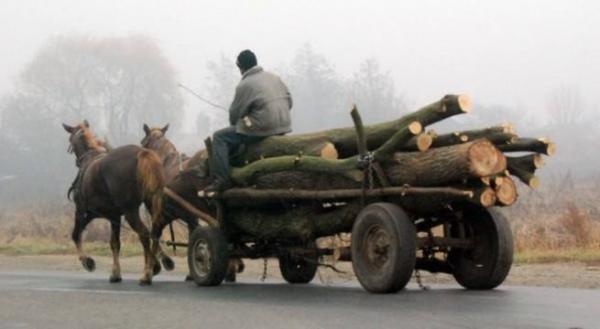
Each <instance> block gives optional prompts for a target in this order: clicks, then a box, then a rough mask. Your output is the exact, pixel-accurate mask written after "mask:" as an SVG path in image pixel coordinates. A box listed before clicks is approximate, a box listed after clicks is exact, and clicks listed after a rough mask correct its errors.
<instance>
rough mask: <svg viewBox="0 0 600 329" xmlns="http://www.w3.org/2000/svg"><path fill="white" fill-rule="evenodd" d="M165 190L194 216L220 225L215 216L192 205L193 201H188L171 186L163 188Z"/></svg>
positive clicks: (212, 224)
mask: <svg viewBox="0 0 600 329" xmlns="http://www.w3.org/2000/svg"><path fill="white" fill-rule="evenodd" d="M163 192H164V193H165V195H167V196H168V197H169V198H171V199H173V201H175V202H177V203H178V204H179V205H180V206H181V207H183V208H184V209H185V210H187V211H188V212H190V213H191V214H193V215H194V216H197V217H198V218H200V219H202V220H203V221H205V222H206V223H207V224H208V225H210V226H212V227H219V222H218V221H217V220H216V219H215V218H214V217H212V216H211V215H209V214H207V213H205V212H203V211H201V210H200V209H198V208H196V207H194V205H192V204H191V203H189V202H188V201H186V200H185V199H184V198H182V197H180V196H179V195H177V194H176V193H175V192H173V191H172V190H171V189H170V188H168V187H165V188H164V189H163Z"/></svg>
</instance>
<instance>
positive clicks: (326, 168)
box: [221, 95, 556, 238]
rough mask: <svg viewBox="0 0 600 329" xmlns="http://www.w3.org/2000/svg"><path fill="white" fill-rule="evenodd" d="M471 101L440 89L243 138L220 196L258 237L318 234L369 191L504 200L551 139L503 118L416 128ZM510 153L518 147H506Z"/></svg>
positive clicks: (344, 220)
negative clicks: (375, 118) (399, 103)
mask: <svg viewBox="0 0 600 329" xmlns="http://www.w3.org/2000/svg"><path fill="white" fill-rule="evenodd" d="M470 110H471V100H470V99H469V97H467V96H465V95H447V96H444V97H443V98H442V99H440V100H439V101H437V102H434V103H432V104H429V105H427V106H425V107H423V108H421V109H419V110H418V111H416V112H413V113H410V114H408V115H405V116H403V117H401V118H399V119H397V120H393V121H389V122H385V123H381V124H377V125H372V126H363V125H362V120H361V119H360V115H359V113H358V110H357V109H356V108H354V109H353V111H352V112H351V115H352V119H353V121H354V127H349V128H341V129H332V130H327V131H322V132H317V133H309V134H303V135H289V136H274V137H269V138H266V139H265V140H263V141H262V142H259V143H256V144H253V145H250V146H248V147H247V148H246V149H245V150H244V151H243V152H242V153H241V154H239V155H238V156H236V157H235V159H234V161H233V163H234V165H235V167H234V168H233V170H232V175H231V176H232V180H233V182H234V183H235V185H236V186H237V187H238V188H234V189H232V190H229V191H226V192H225V193H223V194H222V196H221V197H222V198H224V199H225V200H226V202H227V204H228V206H230V208H231V209H232V210H231V211H230V214H229V215H228V216H229V217H233V218H235V222H236V225H238V226H239V227H240V229H241V230H242V231H243V232H245V233H248V234H253V235H263V236H264V237H265V238H270V237H286V236H289V237H297V236H298V235H300V236H305V237H318V236H325V235H329V234H333V233H336V232H339V231H340V230H341V229H340V228H342V227H343V228H344V229H348V230H349V229H350V228H351V225H352V222H353V220H354V215H355V214H356V211H355V210H356V209H355V208H357V207H360V204H362V203H363V202H364V201H365V199H369V198H372V199H373V198H375V199H378V200H381V199H384V200H387V201H390V202H396V203H398V204H400V205H401V206H402V207H403V208H404V209H405V210H407V211H409V212H414V213H417V214H424V213H435V212H436V211H439V210H441V209H444V208H448V207H451V206H452V205H453V204H456V203H459V202H471V203H476V204H479V205H481V206H483V207H491V206H496V205H497V206H510V205H512V204H513V203H514V202H515V201H516V200H517V197H518V194H517V188H516V184H515V182H514V181H513V179H512V178H511V176H514V177H516V178H517V179H519V180H520V181H522V182H523V183H525V184H527V185H528V186H530V187H532V188H536V187H537V186H539V179H538V178H537V177H536V176H535V171H536V170H537V169H539V168H540V167H541V166H542V165H543V158H542V155H547V156H550V155H552V154H554V152H555V150H556V147H555V145H554V144H553V143H551V142H550V141H548V140H547V139H543V138H540V139H534V138H521V137H519V136H518V135H517V134H516V132H515V130H514V128H513V127H512V126H511V125H506V124H505V125H499V126H496V127H490V128H486V129H478V130H466V131H460V132H453V133H447V134H437V133H436V132H434V131H433V130H429V131H425V130H424V129H425V128H426V127H427V126H429V125H432V124H434V123H436V122H439V121H442V120H444V119H446V118H449V117H451V116H454V115H458V114H463V113H468V112H469V111H470ZM513 153H526V154H524V155H520V154H519V155H517V156H515V155H507V154H513ZM359 198H360V202H359V201H357V200H358V199H359ZM277 204H279V205H280V206H279V207H278V206H277ZM261 205H264V207H261ZM315 218H317V219H318V220H315ZM290 221H292V222H293V223H294V225H291V226H290V225H289V223H290ZM285 223H287V224H285ZM334 231H335V232H334Z"/></svg>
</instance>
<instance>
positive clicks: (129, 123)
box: [0, 36, 183, 198]
mask: <svg viewBox="0 0 600 329" xmlns="http://www.w3.org/2000/svg"><path fill="white" fill-rule="evenodd" d="M14 90H15V92H14V93H12V94H10V95H5V96H4V97H3V98H2V99H1V100H0V108H2V109H3V111H2V121H1V122H0V131H1V134H2V137H1V138H2V141H3V143H0V144H2V150H1V151H2V152H0V153H1V154H4V155H6V156H7V159H6V160H5V159H4V158H3V159H2V161H0V173H8V174H11V175H16V176H18V177H19V178H18V182H16V183H15V184H16V189H13V190H11V193H9V194H7V195H10V196H14V195H17V194H18V191H19V189H21V191H22V192H23V193H25V192H27V193H28V194H27V197H30V196H31V195H35V194H37V195H45V196H48V195H56V196H59V197H61V198H62V197H63V196H64V195H63V194H62V193H56V190H57V187H58V188H64V187H65V186H66V185H68V184H69V183H70V179H71V178H72V177H70V176H71V175H72V174H73V171H74V166H73V165H72V158H71V157H67V156H66V154H65V152H66V145H67V140H66V136H65V134H64V131H62V128H61V126H60V123H61V122H69V123H75V122H80V121H81V120H82V119H83V118H87V119H88V120H89V121H90V122H91V123H92V125H93V127H94V129H95V130H96V131H97V132H105V133H108V136H109V137H110V138H111V142H112V143H113V144H114V145H119V144H123V143H138V142H139V139H140V138H141V135H142V134H143V133H142V130H141V127H142V123H143V122H148V123H153V122H156V123H161V124H162V123H164V122H170V123H171V125H175V126H178V125H179V124H180V122H181V114H182V111H183V101H182V97H181V95H180V93H179V90H178V88H177V83H176V79H175V71H174V69H173V68H172V66H171V64H170V63H169V62H168V60H167V59H166V58H165V57H164V56H163V54H162V52H161V51H160V49H159V47H158V46H157V44H156V43H155V42H154V41H153V40H152V39H148V38H145V37H141V36H132V37H126V38H104V39H97V38H90V37H84V36H68V37H57V38H53V39H51V40H49V42H48V43H47V44H46V45H45V46H44V47H43V48H41V49H40V50H39V51H38V53H37V54H36V56H35V57H34V58H33V60H32V61H31V62H30V64H29V65H28V66H27V67H26V68H25V69H24V70H23V71H22V74H21V75H20V76H19V77H18V79H17V81H16V85H15V88H14ZM32 186H35V188H34V189H33V190H32ZM0 188H1V187H0ZM0 192H1V191H0Z"/></svg>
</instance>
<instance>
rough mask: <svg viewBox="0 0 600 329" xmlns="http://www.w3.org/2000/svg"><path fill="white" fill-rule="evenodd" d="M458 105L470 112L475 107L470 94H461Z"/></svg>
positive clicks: (465, 111) (464, 110)
mask: <svg viewBox="0 0 600 329" xmlns="http://www.w3.org/2000/svg"><path fill="white" fill-rule="evenodd" d="M458 106H459V107H460V109H461V110H462V111H463V112H464V113H469V112H471V109H472V107H473V101H472V100H471V97H469V96H468V95H459V96H458Z"/></svg>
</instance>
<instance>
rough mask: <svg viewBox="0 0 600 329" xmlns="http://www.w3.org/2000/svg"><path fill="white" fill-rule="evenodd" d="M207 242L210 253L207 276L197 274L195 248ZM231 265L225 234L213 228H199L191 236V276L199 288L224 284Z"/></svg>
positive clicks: (189, 254)
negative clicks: (199, 243) (201, 242)
mask: <svg viewBox="0 0 600 329" xmlns="http://www.w3.org/2000/svg"><path fill="white" fill-rule="evenodd" d="M200 241H205V242H206V243H207V246H208V252H209V253H210V255H211V257H210V271H209V272H208V273H207V274H206V275H202V274H201V273H197V272H196V267H195V265H194V263H195V261H196V260H195V259H194V257H195V255H194V251H195V246H196V243H198V242H200ZM228 264H229V252H228V244H227V241H226V240H225V236H224V235H223V232H222V231H221V230H220V229H218V228H213V227H200V226H199V227H197V228H196V229H194V231H193V232H192V234H191V235H190V242H189V248H188V266H189V270H190V275H191V276H192V279H193V280H194V282H196V284H197V285H199V286H217V285H219V284H221V283H222V282H223V279H225V275H226V274H227V267H228Z"/></svg>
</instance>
